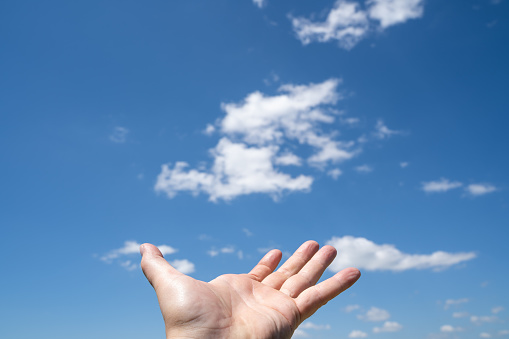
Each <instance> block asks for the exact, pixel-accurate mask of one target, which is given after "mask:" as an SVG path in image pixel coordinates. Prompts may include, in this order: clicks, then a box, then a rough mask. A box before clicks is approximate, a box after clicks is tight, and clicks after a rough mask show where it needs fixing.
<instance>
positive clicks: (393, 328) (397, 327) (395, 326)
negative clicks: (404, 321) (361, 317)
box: [373, 321, 403, 333]
mask: <svg viewBox="0 0 509 339" xmlns="http://www.w3.org/2000/svg"><path fill="white" fill-rule="evenodd" d="M402 328H403V326H402V325H401V324H399V323H397V322H395V321H386V322H385V323H384V324H383V326H382V327H375V328H373V332H374V333H382V332H398V331H401V329H402Z"/></svg>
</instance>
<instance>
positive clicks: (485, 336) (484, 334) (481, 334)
mask: <svg viewBox="0 0 509 339" xmlns="http://www.w3.org/2000/svg"><path fill="white" fill-rule="evenodd" d="M479 337H480V338H491V334H489V333H487V332H481V333H480V334H479Z"/></svg>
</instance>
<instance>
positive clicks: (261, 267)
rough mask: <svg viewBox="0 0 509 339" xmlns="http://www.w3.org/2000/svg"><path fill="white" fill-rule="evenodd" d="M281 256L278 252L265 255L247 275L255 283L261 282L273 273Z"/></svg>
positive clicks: (273, 251) (274, 251)
mask: <svg viewBox="0 0 509 339" xmlns="http://www.w3.org/2000/svg"><path fill="white" fill-rule="evenodd" d="M282 256H283V254H282V253H281V251H280V250H272V251H270V252H269V253H267V254H265V255H264V257H263V258H262V260H260V262H259V263H258V264H257V265H256V266H255V267H254V268H253V269H252V270H251V272H249V275H250V276H251V277H252V278H253V279H254V280H256V281H262V280H263V279H265V278H266V277H267V276H268V275H269V274H271V273H272V272H274V270H275V269H276V267H277V265H278V264H279V262H280V261H281V257H282Z"/></svg>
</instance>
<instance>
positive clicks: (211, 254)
mask: <svg viewBox="0 0 509 339" xmlns="http://www.w3.org/2000/svg"><path fill="white" fill-rule="evenodd" d="M207 254H208V255H209V256H211V257H212V258H213V257H215V256H218V255H219V251H218V250H215V249H210V250H208V251H207Z"/></svg>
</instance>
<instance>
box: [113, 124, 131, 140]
mask: <svg viewBox="0 0 509 339" xmlns="http://www.w3.org/2000/svg"><path fill="white" fill-rule="evenodd" d="M127 134H129V130H128V129H127V128H125V127H121V126H116V127H115V128H114V129H113V132H112V133H111V134H110V140H111V141H112V142H114V143H117V144H123V143H125V142H126V141H127Z"/></svg>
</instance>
